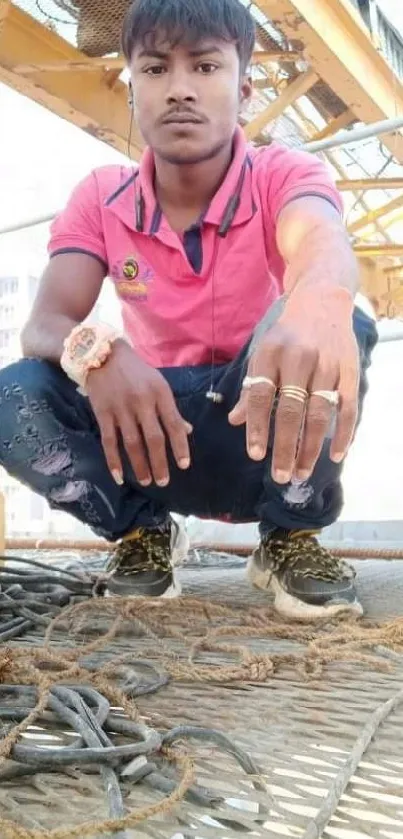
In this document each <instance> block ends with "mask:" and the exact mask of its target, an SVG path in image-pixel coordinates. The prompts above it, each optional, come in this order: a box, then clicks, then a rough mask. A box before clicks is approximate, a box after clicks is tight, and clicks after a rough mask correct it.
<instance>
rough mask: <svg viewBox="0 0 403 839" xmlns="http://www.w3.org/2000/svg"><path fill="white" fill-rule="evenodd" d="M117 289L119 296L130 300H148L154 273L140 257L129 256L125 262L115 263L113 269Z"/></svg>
mask: <svg viewBox="0 0 403 839" xmlns="http://www.w3.org/2000/svg"><path fill="white" fill-rule="evenodd" d="M112 277H113V279H114V280H115V286H116V291H117V293H118V295H119V297H123V298H126V299H130V300H146V299H147V296H148V290H149V284H150V282H151V280H152V279H153V277H154V274H153V272H152V270H151V268H150V266H149V265H147V264H146V263H145V262H143V260H142V259H141V258H140V257H137V256H127V257H126V259H125V260H123V262H118V263H115V265H114V266H113V269H112Z"/></svg>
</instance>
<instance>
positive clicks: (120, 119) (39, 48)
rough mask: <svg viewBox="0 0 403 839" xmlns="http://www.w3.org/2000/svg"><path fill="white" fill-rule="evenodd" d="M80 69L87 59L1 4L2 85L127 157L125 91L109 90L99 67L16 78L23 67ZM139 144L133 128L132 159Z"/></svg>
mask: <svg viewBox="0 0 403 839" xmlns="http://www.w3.org/2000/svg"><path fill="white" fill-rule="evenodd" d="M66 62H71V63H73V64H74V63H76V64H84V63H86V62H88V59H86V56H85V55H84V54H83V53H81V52H80V51H79V50H77V49H76V48H75V47H73V46H71V44H69V43H67V41H65V40H64V38H61V37H60V35H57V34H56V33H55V32H52V31H51V30H49V29H47V28H46V27H45V26H43V25H41V24H40V23H38V21H36V20H34V19H33V18H32V17H31V15H28V14H26V12H23V11H22V10H21V9H19V8H17V7H16V6H14V5H13V4H12V3H7V2H6V3H4V4H3V3H1V4H0V82H4V83H5V84H7V85H9V86H10V87H13V88H14V89H15V90H18V91H19V92H20V93H23V94H24V95H25V96H29V97H30V98H31V99H33V100H34V101H35V102H38V103H39V104H40V105H44V106H45V107H46V108H48V109H49V110H50V111H53V113H55V114H57V115H58V116H60V117H63V119H66V120H68V121H69V122H72V123H74V124H75V125H77V126H78V127H79V128H82V129H83V130H84V131H86V132H87V133H88V134H92V135H93V136H94V137H96V138H97V139H99V140H103V141H104V142H105V143H109V145H111V146H114V147H115V148H116V149H117V150H118V151H120V152H123V153H127V137H128V133H129V120H130V116H129V109H128V105H127V87H126V85H125V84H124V83H123V82H121V81H115V82H114V84H113V85H112V86H111V83H110V79H109V78H108V74H107V72H105V68H104V66H103V65H102V64H100V66H98V67H96V68H95V69H94V70H93V72H91V73H88V72H82V70H70V71H69V72H68V73H61V72H59V71H58V70H55V69H54V67H53V69H52V70H50V71H49V70H41V69H39V70H38V71H36V72H34V73H30V74H28V75H23V74H21V73H19V70H18V68H19V67H20V66H21V65H22V64H23V65H25V66H26V65H31V66H32V65H33V66H35V65H40V66H41V67H43V65H55V64H64V65H65V64H66ZM141 149H142V140H141V137H140V134H139V131H138V129H137V127H136V126H135V125H134V126H133V132H132V144H131V154H132V156H133V158H138V157H139V156H140V154H141Z"/></svg>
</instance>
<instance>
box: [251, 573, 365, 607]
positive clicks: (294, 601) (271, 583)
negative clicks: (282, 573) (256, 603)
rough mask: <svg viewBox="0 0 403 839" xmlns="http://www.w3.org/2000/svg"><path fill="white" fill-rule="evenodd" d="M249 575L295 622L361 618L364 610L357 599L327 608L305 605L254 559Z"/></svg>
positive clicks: (276, 605)
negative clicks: (344, 614) (337, 616)
mask: <svg viewBox="0 0 403 839" xmlns="http://www.w3.org/2000/svg"><path fill="white" fill-rule="evenodd" d="M247 575H248V579H249V582H250V583H251V584H252V585H253V586H254V587H255V588H258V589H260V590H261V591H265V592H266V593H267V592H269V591H272V592H273V594H274V608H275V610H276V612H278V614H279V615H281V616H282V617H284V618H288V619H290V620H295V621H315V620H323V618H333V617H335V616H336V615H339V614H341V613H343V612H344V613H348V614H353V615H356V616H358V617H360V616H361V615H362V614H363V613H364V610H363V608H362V606H361V603H360V602H359V601H358V600H357V599H356V600H354V601H352V602H351V603H328V604H327V605H326V606H315V605H314V604H313V603H305V602H304V601H303V600H300V599H299V598H298V597H294V596H293V595H292V594H289V593H288V592H287V591H285V589H284V588H283V587H282V585H280V583H279V581H278V580H276V578H275V577H273V575H272V573H271V571H269V570H267V571H262V570H261V569H260V568H258V567H257V565H256V563H255V561H254V559H253V557H251V558H250V560H249V562H248V568H247Z"/></svg>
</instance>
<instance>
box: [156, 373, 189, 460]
mask: <svg viewBox="0 0 403 839" xmlns="http://www.w3.org/2000/svg"><path fill="white" fill-rule="evenodd" d="M157 409H158V413H159V417H160V419H161V422H162V424H163V426H164V428H165V431H166V433H167V436H168V439H169V442H170V444H171V448H172V452H173V456H174V458H175V461H176V463H177V465H178V466H179V469H188V468H189V466H190V449H189V441H188V436H189V434H191V433H192V431H193V428H192V426H191V425H190V424H189V423H188V422H186V420H184V419H183V417H182V416H181V414H180V413H179V411H178V408H177V406H176V403H175V399H174V397H173V395H172V391H171V389H170V388H168V389H167V390H165V389H164V391H163V392H162V393H161V395H160V397H159V399H158V402H157Z"/></svg>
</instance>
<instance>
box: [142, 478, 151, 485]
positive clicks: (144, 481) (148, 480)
mask: <svg viewBox="0 0 403 839" xmlns="http://www.w3.org/2000/svg"><path fill="white" fill-rule="evenodd" d="M139 484H140V486H142V487H149V486H150V484H151V478H143V480H142V481H139Z"/></svg>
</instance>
